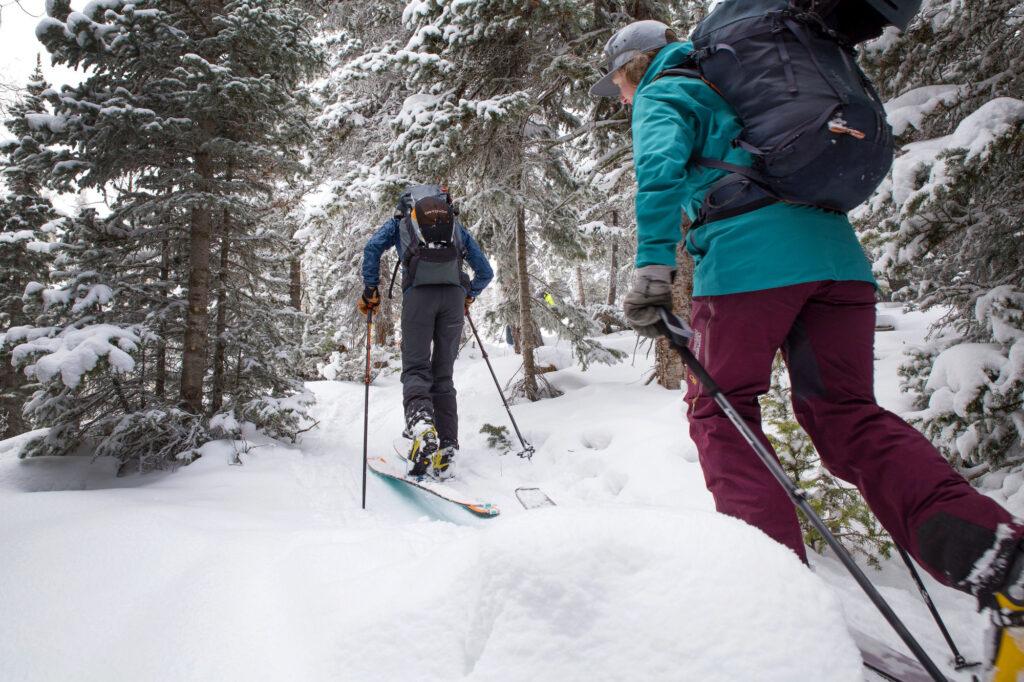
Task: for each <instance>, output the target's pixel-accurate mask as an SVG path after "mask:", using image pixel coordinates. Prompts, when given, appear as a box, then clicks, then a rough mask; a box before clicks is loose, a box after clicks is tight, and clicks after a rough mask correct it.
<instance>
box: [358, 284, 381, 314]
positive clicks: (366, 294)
mask: <svg viewBox="0 0 1024 682" xmlns="http://www.w3.org/2000/svg"><path fill="white" fill-rule="evenodd" d="M356 307H357V308H359V312H361V313H362V314H363V315H368V314H369V313H370V311H371V310H377V308H379V307H380V293H379V292H378V291H377V287H366V288H365V289H363V295H362V296H360V297H359V302H358V303H356Z"/></svg>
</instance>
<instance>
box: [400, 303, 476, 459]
mask: <svg viewBox="0 0 1024 682" xmlns="http://www.w3.org/2000/svg"><path fill="white" fill-rule="evenodd" d="M402 295H403V297H404V300H403V302H402V402H403V404H404V406H405V415H406V419H408V418H409V417H410V416H411V415H412V414H414V413H416V412H419V411H421V410H423V411H426V412H428V413H429V414H432V415H433V417H434V425H435V426H436V427H437V435H438V439H439V440H440V441H441V445H442V446H446V445H455V446H456V447H458V444H459V413H458V406H457V405H456V404H455V382H454V381H453V380H452V371H453V367H454V365H455V356H456V355H457V354H458V352H459V342H460V341H461V340H462V325H463V316H464V310H465V300H466V290H465V289H463V288H462V287H461V286H453V285H450V284H433V285H426V286H418V287H410V288H408V289H406V290H405V292H404V293H403V294H402Z"/></svg>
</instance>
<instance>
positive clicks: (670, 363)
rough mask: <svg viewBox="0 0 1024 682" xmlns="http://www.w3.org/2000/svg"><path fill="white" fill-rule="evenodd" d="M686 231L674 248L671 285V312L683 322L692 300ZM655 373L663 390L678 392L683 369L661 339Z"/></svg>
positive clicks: (670, 348)
mask: <svg viewBox="0 0 1024 682" xmlns="http://www.w3.org/2000/svg"><path fill="white" fill-rule="evenodd" d="M685 245H686V230H685V229H684V230H683V238H682V240H680V242H679V246H678V247H676V279H675V282H673V283H672V310H673V311H675V313H676V314H677V315H679V316H681V317H682V318H683V319H684V320H686V321H687V322H689V320H690V301H691V299H692V298H693V260H691V259H690V254H688V253H686V246H685ZM654 362H655V373H656V374H657V377H658V383H659V384H660V385H662V386H664V387H665V388H667V389H669V390H672V391H675V390H678V389H679V387H680V384H681V383H682V381H683V374H684V372H685V367H684V365H683V361H682V359H681V358H680V357H679V353H677V352H676V351H675V350H673V349H672V347H671V346H670V345H669V344H668V341H667V340H666V339H665V338H664V337H661V338H659V339H658V340H657V342H656V345H655V352H654Z"/></svg>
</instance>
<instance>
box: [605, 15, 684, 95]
mask: <svg viewBox="0 0 1024 682" xmlns="http://www.w3.org/2000/svg"><path fill="white" fill-rule="evenodd" d="M678 41H679V38H678V37H677V36H676V32H675V31H673V30H672V29H670V28H668V29H665V42H666V44H668V43H675V42H678ZM663 49H664V48H661V47H659V48H658V49H657V50H649V51H647V52H641V53H640V54H638V55H636V56H635V57H633V58H632V59H630V60H629V61H628V62H626V63H625V64H623V65H622V67H621V68H620V69H619V70H620V71H622V74H623V75H624V76H625V77H626V80H628V81H629V83H630V85H639V84H640V81H641V80H643V77H644V74H645V73H647V68H648V67H649V66H650V65H651V61H652V60H653V59H654V55H656V54H658V53H659V52H661V51H662V50H663Z"/></svg>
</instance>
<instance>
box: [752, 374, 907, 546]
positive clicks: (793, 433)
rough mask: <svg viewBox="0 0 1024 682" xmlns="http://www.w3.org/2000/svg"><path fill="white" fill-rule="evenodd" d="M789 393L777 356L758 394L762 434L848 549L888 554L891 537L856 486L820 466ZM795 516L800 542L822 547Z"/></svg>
mask: <svg viewBox="0 0 1024 682" xmlns="http://www.w3.org/2000/svg"><path fill="white" fill-rule="evenodd" d="M791 399H792V389H791V387H790V385H789V376H788V374H787V373H786V369H785V366H784V365H783V363H782V359H781V356H780V357H779V358H778V359H776V362H775V366H774V367H773V369H772V383H771V388H770V389H769V391H768V393H766V394H765V395H763V396H761V398H760V403H761V414H762V420H763V423H764V427H765V429H764V430H765V435H766V436H767V437H768V441H769V442H770V443H771V445H772V447H773V448H774V449H775V452H776V453H777V454H778V456H779V461H780V462H782V467H783V469H785V470H786V473H787V474H789V477H790V478H791V479H793V480H794V481H796V483H797V485H799V486H800V488H801V489H802V490H804V491H805V492H806V493H807V500H808V502H810V504H811V507H813V508H814V511H815V512H817V513H818V515H819V516H820V517H821V518H822V520H823V521H824V522H825V525H826V526H828V529H829V530H830V531H832V533H833V534H834V535H835V536H836V537H837V538H839V540H840V542H842V543H843V545H845V546H846V548H847V549H848V550H850V551H851V552H854V553H856V554H859V555H861V556H863V557H864V559H865V560H866V561H867V562H868V563H869V564H871V565H872V566H878V562H879V559H882V558H888V557H889V555H890V553H891V552H892V547H893V544H892V540H891V539H890V538H889V536H888V534H887V533H886V532H885V530H884V529H883V528H882V527H881V525H879V523H878V519H876V518H875V516H874V514H872V513H871V509H870V508H869V507H868V506H867V503H866V502H864V499H863V498H862V497H861V496H860V493H859V492H858V491H857V489H856V488H854V487H853V486H850V485H848V484H845V483H843V482H841V481H839V480H838V479H836V478H835V477H834V476H832V475H831V474H830V473H829V472H828V471H826V470H825V468H824V467H823V466H822V464H821V459H820V457H819V456H818V453H817V451H815V449H814V444H813V443H811V439H810V437H809V436H808V435H807V434H806V433H805V432H804V430H803V429H802V428H800V425H799V424H798V423H797V422H796V417H795V416H794V414H793V408H792V406H791ZM799 516H800V528H801V530H802V531H803V537H804V544H806V545H807V546H808V547H810V548H811V549H813V550H814V551H815V552H818V553H819V554H820V553H823V552H825V551H826V550H827V549H828V545H827V544H826V543H825V538H824V537H822V535H821V534H820V533H819V532H818V531H817V530H816V529H815V528H814V527H813V526H812V525H811V524H810V523H808V522H807V520H806V519H805V518H804V517H803V515H802V514H801V515H799Z"/></svg>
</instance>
